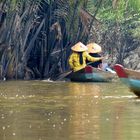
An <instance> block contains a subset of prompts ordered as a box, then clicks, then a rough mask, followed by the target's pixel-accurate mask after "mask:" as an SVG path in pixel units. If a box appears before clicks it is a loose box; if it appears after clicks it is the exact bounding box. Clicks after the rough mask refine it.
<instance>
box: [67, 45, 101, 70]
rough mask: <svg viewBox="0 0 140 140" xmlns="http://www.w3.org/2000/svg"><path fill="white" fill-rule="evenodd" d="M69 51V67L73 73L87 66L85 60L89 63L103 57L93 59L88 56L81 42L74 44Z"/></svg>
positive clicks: (85, 47)
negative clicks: (70, 51)
mask: <svg viewBox="0 0 140 140" xmlns="http://www.w3.org/2000/svg"><path fill="white" fill-rule="evenodd" d="M71 49H72V51H73V52H72V54H71V55H70V58H69V65H70V68H71V69H72V70H73V71H78V70H80V69H82V68H85V67H86V65H87V64H86V60H88V61H89V62H95V61H99V60H102V59H103V57H96V58H95V57H92V56H90V55H89V54H88V52H87V50H88V48H87V46H85V45H84V44H83V43H81V42H78V43H77V44H75V45H74V46H73V47H72V48H71Z"/></svg>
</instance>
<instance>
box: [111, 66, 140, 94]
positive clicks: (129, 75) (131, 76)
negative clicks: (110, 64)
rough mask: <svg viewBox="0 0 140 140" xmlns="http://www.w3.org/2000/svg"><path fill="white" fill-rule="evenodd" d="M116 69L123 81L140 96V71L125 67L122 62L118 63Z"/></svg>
mask: <svg viewBox="0 0 140 140" xmlns="http://www.w3.org/2000/svg"><path fill="white" fill-rule="evenodd" d="M114 69H115V71H116V73H117V75H118V77H119V78H120V79H121V81H122V82H123V83H124V84H126V85H127V86H128V87H129V88H130V90H131V91H132V92H133V93H134V94H136V95H137V96H140V72H139V71H135V70H131V69H127V68H124V67H123V66H122V65H120V64H116V65H115V66H114Z"/></svg>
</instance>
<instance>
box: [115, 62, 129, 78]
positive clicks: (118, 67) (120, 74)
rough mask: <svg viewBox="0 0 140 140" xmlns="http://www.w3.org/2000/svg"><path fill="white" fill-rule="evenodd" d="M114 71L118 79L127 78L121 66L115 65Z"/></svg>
mask: <svg viewBox="0 0 140 140" xmlns="http://www.w3.org/2000/svg"><path fill="white" fill-rule="evenodd" d="M114 69H115V71H116V73H117V75H118V76H119V77H120V78H128V76H127V74H126V73H125V71H124V68H123V66H122V65H120V64H116V65H115V66H114Z"/></svg>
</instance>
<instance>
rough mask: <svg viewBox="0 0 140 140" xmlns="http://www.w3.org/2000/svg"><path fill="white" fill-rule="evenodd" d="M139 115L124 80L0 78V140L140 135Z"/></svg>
mask: <svg viewBox="0 0 140 140" xmlns="http://www.w3.org/2000/svg"><path fill="white" fill-rule="evenodd" d="M139 117H140V99H138V98H136V96H135V95H134V94H133V93H131V92H130V91H129V89H128V88H127V87H125V86H124V85H122V84H121V83H120V82H114V83H72V82H47V81H8V82H1V83H0V140H138V139H140V134H139V130H140V119H139Z"/></svg>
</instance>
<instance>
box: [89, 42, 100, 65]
mask: <svg viewBox="0 0 140 140" xmlns="http://www.w3.org/2000/svg"><path fill="white" fill-rule="evenodd" d="M87 47H88V53H89V55H90V56H92V57H95V58H96V57H101V55H100V53H101V52H102V48H101V46H99V45H98V44H96V43H94V42H93V43H89V44H87ZM86 63H89V61H87V62H86ZM90 65H91V66H92V67H95V68H102V60H99V61H96V62H94V63H92V64H90Z"/></svg>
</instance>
